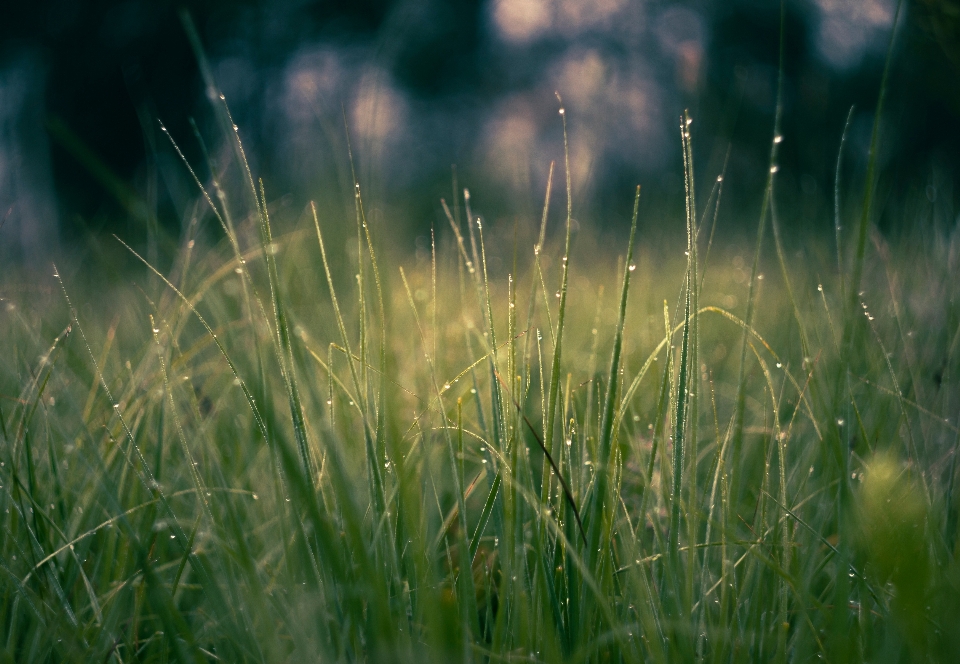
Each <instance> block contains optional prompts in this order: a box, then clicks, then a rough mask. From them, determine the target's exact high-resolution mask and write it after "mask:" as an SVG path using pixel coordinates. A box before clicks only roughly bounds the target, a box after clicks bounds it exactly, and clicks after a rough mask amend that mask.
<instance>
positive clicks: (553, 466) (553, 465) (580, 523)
mask: <svg viewBox="0 0 960 664" xmlns="http://www.w3.org/2000/svg"><path fill="white" fill-rule="evenodd" d="M496 377H497V380H498V381H500V385H501V386H502V387H503V389H504V390H506V391H507V393H508V394H510V391H509V390H510V388H509V386H508V385H507V384H506V383H505V382H504V380H503V378H501V377H500V374H499V373H496ZM511 399H512V400H513V405H514V406H515V407H516V409H517V413H519V414H520V417H521V418H523V421H524V423H526V425H527V429H529V430H530V433H531V434H533V437H534V439H535V440H536V441H537V445H539V446H540V449H541V450H542V451H543V454H544V456H545V457H546V461H547V463H548V464H549V465H550V468H551V469H552V470H553V472H554V473H555V474H556V476H557V479H558V480H559V481H560V486H561V488H562V489H563V495H564V498H566V500H567V504H568V505H569V506H570V508H571V509H572V510H573V516H574V518H575V519H576V521H577V527H578V528H579V529H580V537H581V538H582V539H583V543H584V544H585V545H586V544H587V533H586V531H585V530H584V528H583V521H581V519H580V511H579V510H578V509H577V501H576V500H575V499H574V497H573V492H572V491H570V486H569V485H568V484H567V481H566V480H565V479H563V475H562V474H561V473H560V467H559V466H558V465H557V462H556V461H554V459H553V456H551V454H550V452H549V451H548V450H547V446H546V445H545V444H544V442H543V440H542V439H541V438H540V434H538V433H537V430H536V429H535V428H534V427H533V423H532V422H531V421H530V418H528V417H527V415H526V413H524V412H523V407H522V406H521V405H520V403H519V402H518V401H517V400H516V398H515V397H513V396H512V395H511ZM544 504H546V503H544Z"/></svg>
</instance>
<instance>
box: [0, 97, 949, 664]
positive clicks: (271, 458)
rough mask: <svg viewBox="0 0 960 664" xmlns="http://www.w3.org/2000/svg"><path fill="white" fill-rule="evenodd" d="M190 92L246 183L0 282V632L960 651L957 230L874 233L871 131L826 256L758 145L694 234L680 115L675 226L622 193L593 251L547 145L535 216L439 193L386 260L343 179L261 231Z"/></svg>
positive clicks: (695, 651)
mask: <svg viewBox="0 0 960 664" xmlns="http://www.w3.org/2000/svg"><path fill="white" fill-rule="evenodd" d="M215 106H216V108H217V112H218V113H219V115H220V117H221V119H222V120H223V123H224V126H225V127H226V128H227V132H226V135H227V139H228V140H229V141H230V142H231V145H233V148H234V158H235V159H234V164H233V168H234V170H233V171H231V172H234V173H236V174H237V179H238V181H239V182H240V183H241V185H242V187H243V190H244V191H245V192H246V193H245V194H244V195H243V200H237V201H230V200H228V199H227V197H226V195H225V194H223V192H224V191H225V190H226V189H227V186H226V184H225V183H223V182H221V181H219V180H218V179H217V178H216V177H213V176H211V178H210V180H209V182H208V183H207V184H201V180H200V178H199V177H197V178H196V179H197V185H198V186H200V187H201V188H202V189H201V192H202V193H201V195H200V197H199V199H198V204H197V207H196V214H195V215H194V217H193V220H192V221H191V223H190V224H188V225H187V226H186V230H185V231H184V234H183V236H182V237H181V238H178V239H177V241H176V244H177V247H178V248H177V250H176V253H175V260H174V262H173V264H172V266H171V267H170V268H169V269H168V270H166V271H165V272H161V271H160V270H159V269H158V268H157V267H155V266H153V265H151V264H150V263H148V261H147V260H145V259H143V258H141V256H140V254H138V253H137V252H135V251H134V249H132V248H130V247H127V252H128V253H127V256H128V257H129V260H130V262H132V263H134V264H139V265H140V267H141V268H142V269H139V270H138V269H134V268H127V272H126V273H127V274H136V275H139V276H138V277H137V279H138V281H137V283H138V284H140V285H139V286H137V287H130V286H116V287H112V288H101V289H99V290H95V291H92V292H87V291H83V292H82V293H81V294H80V295H77V294H76V293H74V290H75V288H74V281H76V282H79V281H80V280H79V279H75V280H72V279H70V278H64V277H61V276H60V275H59V274H57V273H55V280H56V283H57V288H58V289H60V293H59V296H58V297H57V298H55V299H52V301H51V302H47V303H40V304H37V305H36V306H35V307H34V308H31V307H30V305H29V303H27V302H24V301H14V300H11V299H10V298H7V300H6V302H5V304H6V310H5V312H4V313H3V316H4V325H3V326H2V328H0V335H2V340H0V342H2V344H3V347H4V348H5V349H7V352H6V353H4V354H3V357H2V365H0V366H2V369H0V392H2V394H3V395H4V396H3V399H2V401H0V436H2V441H3V444H2V446H0V485H2V487H0V522H2V526H3V536H2V537H0V579H2V580H0V649H2V652H3V657H4V658H5V660H4V661H18V662H21V661H22V662H35V661H43V662H52V661H118V662H121V661H122V662H134V661H136V662H145V661H158V662H163V661H204V662H205V661H230V662H239V661H271V662H273V661H284V660H289V661H305V660H319V661H329V660H337V661H340V660H345V661H357V660H359V661H415V660H423V659H424V658H427V659H428V660H430V661H476V662H502V661H545V662H547V661H571V662H606V661H611V662H618V661H623V662H633V661H648V660H649V661H664V662H667V661H693V660H698V661H700V660H704V661H748V660H752V661H771V660H773V661H784V662H785V661H810V660H820V659H826V660H830V661H873V662H876V661H891V662H900V661H914V660H924V661H938V660H939V661H950V660H951V658H955V657H956V656H957V655H958V653H960V640H958V639H960V637H958V635H957V633H956V630H955V629H953V628H951V627H950V625H956V624H957V622H958V620H960V602H958V600H957V597H958V596H960V564H958V557H957V556H958V553H960V539H958V532H957V514H958V507H960V505H958V500H957V490H956V488H955V485H956V482H957V461H956V458H957V447H958V442H960V429H958V425H960V422H958V420H957V419H956V412H957V407H958V405H960V404H958V402H960V390H958V388H957V378H958V372H957V370H958V355H957V343H958V339H960V333H958V331H957V330H958V321H960V310H958V308H957V307H958V303H957V301H956V297H955V294H956V286H955V284H957V283H960V281H958V277H960V275H958V274H957V272H958V265H957V260H956V257H957V252H958V249H960V237H958V235H957V232H956V230H955V229H952V228H948V229H944V228H943V227H940V226H936V225H935V224H931V225H928V226H925V227H924V233H923V234H922V237H920V238H919V239H917V237H918V236H910V238H907V239H906V240H904V241H903V242H902V243H900V244H899V245H898V246H891V245H889V244H888V242H887V241H886V240H885V239H884V238H883V237H882V236H881V235H880V234H878V233H876V232H873V233H872V243H867V242H866V239H868V238H869V237H870V236H871V232H870V231H871V228H870V225H869V224H870V214H869V212H868V210H869V206H870V205H871V204H872V199H873V194H872V193H871V191H870V187H873V180H872V179H871V178H872V169H873V165H872V163H873V162H872V161H871V166H870V168H871V178H868V190H867V193H866V194H865V197H864V201H863V209H864V212H863V216H862V217H861V221H860V225H859V226H857V227H856V228H855V229H854V238H855V239H856V244H855V245H853V246H854V249H853V251H850V250H849V249H848V248H847V244H848V243H849V241H844V240H845V236H843V235H841V232H840V231H839V230H838V232H837V242H836V246H835V247H834V246H831V245H830V244H829V243H825V242H824V241H823V240H822V239H819V238H813V239H810V240H808V241H807V244H806V245H805V246H802V247H799V252H798V253H797V254H796V256H795V253H794V252H795V251H796V250H797V247H789V246H788V245H787V242H788V240H789V238H788V237H786V236H784V235H782V234H781V230H780V228H779V224H778V218H777V212H776V206H775V201H776V187H775V183H776V174H775V172H776V169H775V168H771V172H770V176H769V178H768V183H767V189H766V195H765V203H764V209H763V212H762V214H761V218H760V220H759V222H760V223H759V227H758V234H757V238H756V244H755V249H754V255H753V258H752V262H751V261H750V260H749V257H748V260H744V257H743V255H742V253H745V251H744V252H740V251H739V250H738V249H737V248H734V249H732V250H729V251H728V250H727V249H721V248H720V247H719V244H720V243H719V242H715V241H714V240H715V238H721V237H723V236H724V230H723V227H722V224H723V213H722V212H721V202H722V180H723V178H722V177H717V178H716V180H715V181H713V182H712V187H711V190H710V191H709V193H708V195H707V197H706V200H705V201H700V200H699V199H698V197H697V194H696V192H695V190H694V183H695V182H697V183H698V184H700V183H701V181H700V180H698V179H697V178H696V177H695V174H694V169H693V158H692V155H693V150H692V137H691V133H690V129H691V125H690V122H689V118H686V117H685V118H684V120H683V121H682V122H681V127H680V131H681V142H682V145H683V151H684V164H685V180H686V183H687V187H686V193H685V202H686V216H685V219H682V220H679V221H678V222H677V223H678V224H683V227H684V228H685V243H684V245H683V246H680V245H674V244H671V243H670V242H669V241H668V242H666V243H665V246H650V245H649V244H647V243H645V242H644V241H643V240H642V239H641V240H640V241H637V237H638V233H637V229H638V227H640V228H642V227H643V226H644V225H645V224H647V223H651V224H652V223H653V220H644V219H641V218H639V215H638V209H639V208H638V202H639V200H640V195H641V192H640V189H639V188H638V189H637V191H636V192H635V196H636V201H637V202H635V203H634V212H633V223H632V226H631V229H630V231H629V237H627V235H626V234H623V236H622V237H621V236H620V235H618V236H617V242H618V243H619V244H620V246H621V249H620V252H619V254H618V253H617V252H616V251H611V250H610V249H609V247H610V246H611V243H610V242H608V241H607V240H608V239H609V238H606V237H605V238H599V237H597V236H596V235H595V234H590V233H585V232H583V231H580V232H579V233H574V232H573V224H572V213H571V210H572V208H571V201H570V190H571V184H570V181H569V168H567V167H566V165H565V167H564V169H563V172H564V176H565V180H566V182H565V184H566V198H565V202H566V210H565V213H564V214H562V215H561V218H560V219H559V220H558V219H557V218H556V217H557V215H556V213H555V211H554V212H552V213H551V210H550V209H549V206H550V204H551V201H552V199H553V195H552V192H551V187H552V184H553V182H552V179H553V177H554V175H553V173H554V171H553V169H551V183H550V186H548V189H547V192H546V196H545V203H544V209H543V215H542V220H541V223H540V225H539V227H537V226H536V225H535V224H524V225H522V226H521V225H518V226H517V227H515V228H505V227H502V226H496V225H493V226H491V225H488V224H485V223H483V222H482V221H481V218H480V217H479V216H478V215H477V213H476V212H475V211H474V210H472V209H471V201H470V198H469V194H468V193H466V192H464V195H463V197H460V196H457V197H456V200H455V201H450V204H449V205H448V204H447V203H446V202H445V203H444V205H443V207H444V210H445V211H446V213H447V217H448V221H449V228H443V229H436V231H435V233H434V234H433V235H432V244H431V251H430V253H429V255H428V256H427V257H426V258H421V259H414V258H413V257H411V256H409V255H407V254H405V253H404V252H402V251H395V250H391V249H390V248H389V246H390V243H391V240H392V238H390V237H389V236H388V235H387V233H388V231H387V229H386V228H378V227H376V226H375V225H374V224H372V223H371V222H369V221H368V217H367V214H366V211H365V208H364V201H363V198H362V197H361V195H360V188H359V184H357V187H356V197H355V218H354V219H352V220H349V221H346V220H344V219H340V218H329V217H328V216H327V214H326V213H325V211H324V210H318V209H316V208H311V209H309V210H306V211H305V213H304V215H303V216H302V217H301V222H302V223H300V224H299V226H298V227H296V228H294V229H291V230H288V231H286V232H284V233H283V234H279V235H275V232H276V231H275V228H274V222H272V221H271V218H270V213H271V206H270V205H269V204H268V201H267V196H266V194H265V192H264V189H263V186H262V184H258V183H257V182H256V181H255V179H254V177H253V175H252V174H251V173H250V170H249V168H247V166H246V157H245V155H244V153H243V148H242V145H241V143H240V141H239V138H238V135H237V134H236V133H235V132H233V131H232V128H231V125H232V119H231V118H230V117H229V111H228V109H227V107H226V104H225V103H223V102H219V103H216V104H215ZM564 120H565V117H564ZM848 124H849V122H848ZM778 136H779V132H776V131H775V132H774V139H773V140H772V141H771V150H772V151H771V166H775V165H776V151H777V146H778V145H779V139H778V138H777V137H778ZM875 141H876V139H875ZM875 147H876V142H874V144H873V149H874V150H875ZM211 172H213V173H218V172H220V171H218V170H216V169H211ZM839 172H840V170H839V168H838V174H839ZM735 175H736V174H731V176H734V177H735ZM195 177H196V176H195ZM713 177H715V175H711V178H713ZM839 180H840V178H839V175H838V199H839V195H840V194H839V192H840V182H839ZM235 188H236V187H235ZM240 210H242V212H240ZM461 210H463V212H464V214H463V215H461ZM840 217H841V206H840V204H839V203H838V206H837V221H838V228H839V220H840ZM345 221H346V223H345ZM211 222H212V223H215V224H219V226H220V227H221V228H222V231H223V233H222V237H223V238H224V240H223V241H222V242H220V243H219V244H217V245H213V246H207V245H206V244H205V243H204V242H203V240H202V239H201V238H202V235H201V231H200V229H201V226H202V225H203V224H204V223H211ZM657 223H661V222H660V221H658V222H657ZM351 224H352V225H353V226H354V229H353V231H348V230H345V228H347V229H349V227H350V225H351ZM768 226H770V227H771V228H770V229H767V227H768ZM378 233H383V236H382V237H378ZM639 237H641V238H642V237H643V233H640V234H639ZM771 237H772V240H771ZM120 242H121V243H122V242H123V241H122V240H120ZM114 244H116V243H114ZM771 244H772V246H771ZM715 245H717V246H715ZM344 246H346V247H347V250H342V249H341V248H342V247H344ZM137 259H139V261H142V262H139V261H138V260H137ZM144 274H146V275H147V278H146V279H143V275H144ZM7 276H9V275H7ZM81 290H82V289H81ZM610 292H612V293H613V295H608V293H610ZM89 302H94V303H95V305H94V306H95V307H96V308H95V309H91V308H90V307H89V305H88V303H89Z"/></svg>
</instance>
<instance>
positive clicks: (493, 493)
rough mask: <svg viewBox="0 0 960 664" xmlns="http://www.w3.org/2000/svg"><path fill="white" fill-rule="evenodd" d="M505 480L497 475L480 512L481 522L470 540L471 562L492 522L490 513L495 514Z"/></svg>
mask: <svg viewBox="0 0 960 664" xmlns="http://www.w3.org/2000/svg"><path fill="white" fill-rule="evenodd" d="M502 481H503V478H502V477H501V475H500V473H499V472H498V473H497V476H496V477H494V478H493V484H491V486H490V492H489V493H488V494H487V500H486V502H485V503H484V504H483V511H482V512H480V520H479V521H478V522H477V528H476V530H474V531H473V537H471V538H470V562H471V564H472V563H473V559H474V558H476V556H477V549H478V548H479V547H480V538H481V537H482V536H483V531H484V530H485V529H486V527H487V522H488V521H489V520H490V513H491V512H493V504H494V502H496V499H497V491H499V489H500V484H501V483H502Z"/></svg>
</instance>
